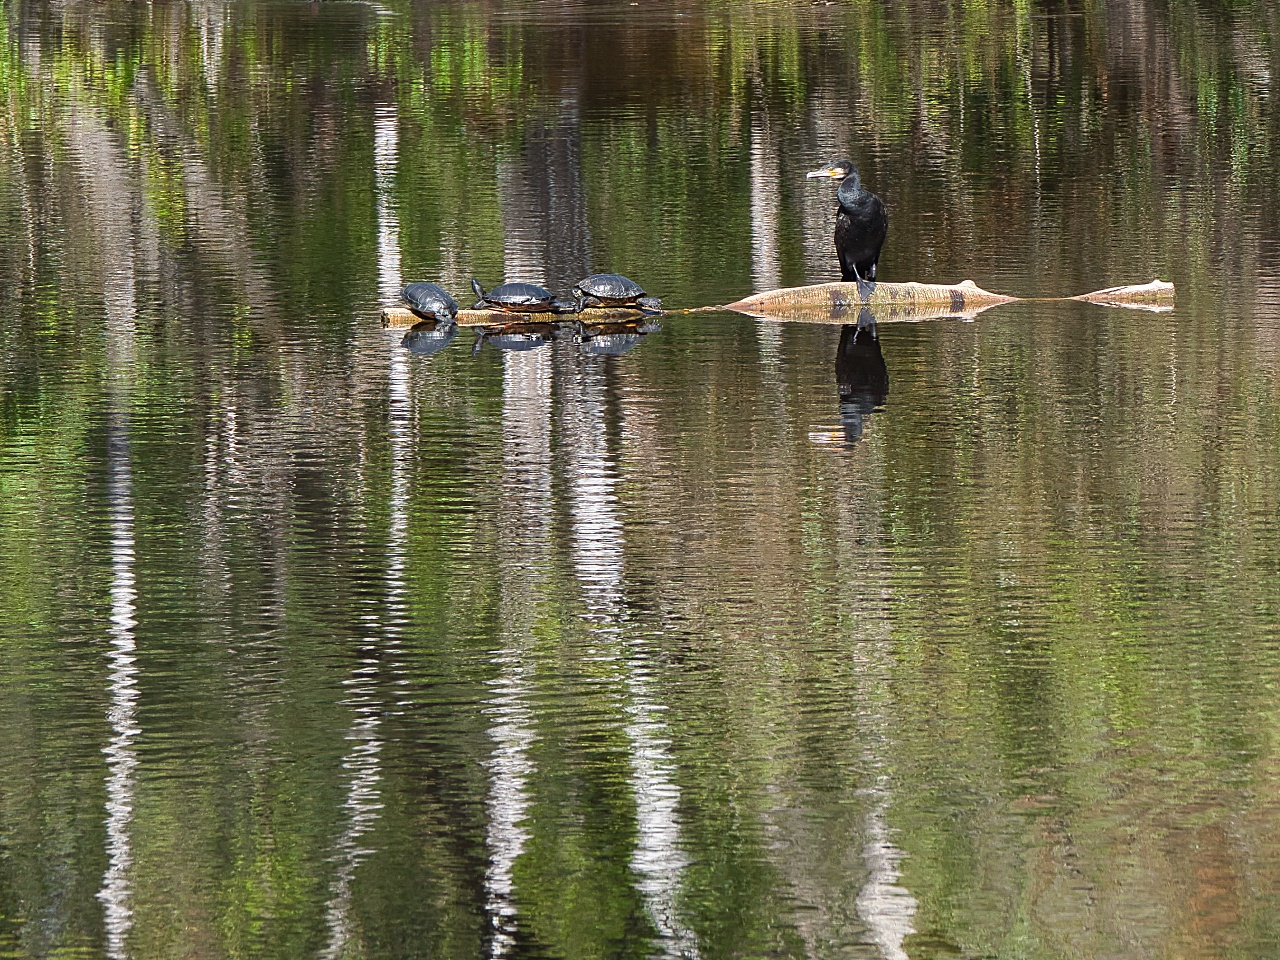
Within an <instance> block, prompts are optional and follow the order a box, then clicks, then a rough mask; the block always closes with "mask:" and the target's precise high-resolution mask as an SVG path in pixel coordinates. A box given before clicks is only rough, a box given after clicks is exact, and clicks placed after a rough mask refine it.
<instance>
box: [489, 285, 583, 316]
mask: <svg viewBox="0 0 1280 960" xmlns="http://www.w3.org/2000/svg"><path fill="white" fill-rule="evenodd" d="M471 289H472V290H474V291H475V292H476V296H477V297H479V298H480V299H479V300H477V301H476V305H475V309H476V310H505V311H507V312H508V313H572V312H574V310H575V309H576V308H575V307H574V305H573V304H571V303H566V302H565V301H563V300H557V299H556V297H555V294H553V293H552V292H551V291H550V290H548V289H547V288H546V287H540V286H538V285H537V284H536V283H518V282H517V283H504V284H502V285H501V286H497V287H494V288H493V289H492V290H490V291H489V292H488V293H486V292H485V290H484V288H483V287H482V286H480V281H479V280H477V279H476V278H475V277H472V278H471Z"/></svg>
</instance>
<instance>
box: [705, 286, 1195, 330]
mask: <svg viewBox="0 0 1280 960" xmlns="http://www.w3.org/2000/svg"><path fill="white" fill-rule="evenodd" d="M1066 300H1079V301H1084V302H1087V303H1096V304H1099V305H1100V306H1108V307H1129V308H1132V309H1138V310H1158V311H1163V310H1172V309H1173V300H1174V289H1173V284H1172V283H1167V282H1165V281H1163V280H1153V281H1151V282H1150V283H1144V284H1138V285H1134V286H1125V287H1108V288H1107V289H1105V290H1096V291H1094V292H1093V293H1084V294H1080V295H1079V296H1076V297H1041V298H1035V300H1034V301H1029V300H1028V299H1026V298H1023V297H1010V296H1006V295H1005V294H1002V293H992V292H991V291H989V290H983V289H982V288H981V287H979V286H978V285H977V284H976V283H974V282H973V281H972V280H965V281H963V282H962V283H957V284H940V283H914V282H913V283H884V282H879V283H877V282H867V283H815V284H811V285H809V286H804V287H787V288H784V289H780V290H768V291H765V292H764V293H757V294H755V295H754V296H750V297H747V298H746V299H744V300H739V301H737V302H736V303H730V304H726V305H725V307H724V309H726V310H736V311H737V312H738V313H745V314H749V315H750V316H753V317H761V318H766V319H770V320H798V321H805V322H809V323H851V322H853V321H856V320H857V319H858V316H859V314H861V313H862V312H863V311H864V310H865V311H868V312H869V313H870V315H871V319H874V320H876V321H878V322H886V321H889V322H895V321H896V322H903V321H918V320H937V319H958V320H972V319H973V318H974V317H976V316H977V315H978V314H979V313H981V312H982V311H984V310H988V309H990V308H991V307H995V306H999V305H1000V304H1003V303H1019V302H1021V303H1027V302H1036V303H1045V302H1050V301H1053V302H1060V301H1066Z"/></svg>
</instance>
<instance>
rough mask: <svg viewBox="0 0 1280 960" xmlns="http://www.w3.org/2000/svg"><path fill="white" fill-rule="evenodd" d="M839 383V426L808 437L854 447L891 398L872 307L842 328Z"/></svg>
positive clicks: (838, 370)
mask: <svg viewBox="0 0 1280 960" xmlns="http://www.w3.org/2000/svg"><path fill="white" fill-rule="evenodd" d="M836 386H837V388H838V389H839V391H840V426H839V428H837V429H834V430H815V431H813V432H812V433H810V434H809V439H811V440H813V441H815V442H819V443H844V444H847V445H849V446H852V445H853V444H855V443H857V442H858V441H859V440H861V439H862V433H863V431H864V430H865V429H866V424H867V418H868V417H869V416H870V415H871V414H872V413H874V412H876V411H877V410H880V409H882V408H883V407H884V404H885V401H886V400H888V399H889V368H888V367H887V366H886V365H885V362H884V354H883V353H881V352H880V337H879V335H878V334H877V332H876V318H875V315H874V314H873V313H872V312H871V309H870V308H869V307H863V308H862V309H861V310H860V311H859V313H858V322H857V323H856V324H853V323H849V324H845V325H844V326H842V327H841V328H840V348H839V350H838V352H837V353H836Z"/></svg>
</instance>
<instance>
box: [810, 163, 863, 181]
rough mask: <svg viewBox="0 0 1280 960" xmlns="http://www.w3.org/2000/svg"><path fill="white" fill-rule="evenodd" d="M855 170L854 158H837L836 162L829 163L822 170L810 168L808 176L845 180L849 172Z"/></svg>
mask: <svg viewBox="0 0 1280 960" xmlns="http://www.w3.org/2000/svg"><path fill="white" fill-rule="evenodd" d="M853 172H854V168H853V161H852V160H837V161H836V162H835V163H829V164H827V165H826V166H825V167H823V168H822V169H821V170H810V171H809V172H808V173H807V174H805V176H806V177H833V178H838V179H840V180H843V179H844V178H845V177H847V176H848V175H849V174H851V173H853Z"/></svg>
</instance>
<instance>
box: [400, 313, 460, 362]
mask: <svg viewBox="0 0 1280 960" xmlns="http://www.w3.org/2000/svg"><path fill="white" fill-rule="evenodd" d="M457 335H458V325H457V324H456V323H454V322H452V321H449V322H448V323H441V322H439V321H437V320H424V321H423V322H422V323H415V324H414V325H413V326H412V327H410V328H409V331H408V332H407V333H406V334H405V335H404V339H403V340H401V341H400V346H402V347H404V348H405V349H406V350H408V351H409V352H410V353H412V354H416V355H417V356H419V357H429V356H431V355H432V354H433V353H439V352H440V351H441V350H443V349H444V348H445V347H447V346H448V345H449V344H450V343H452V342H453V338H454V337H455V336H457Z"/></svg>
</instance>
